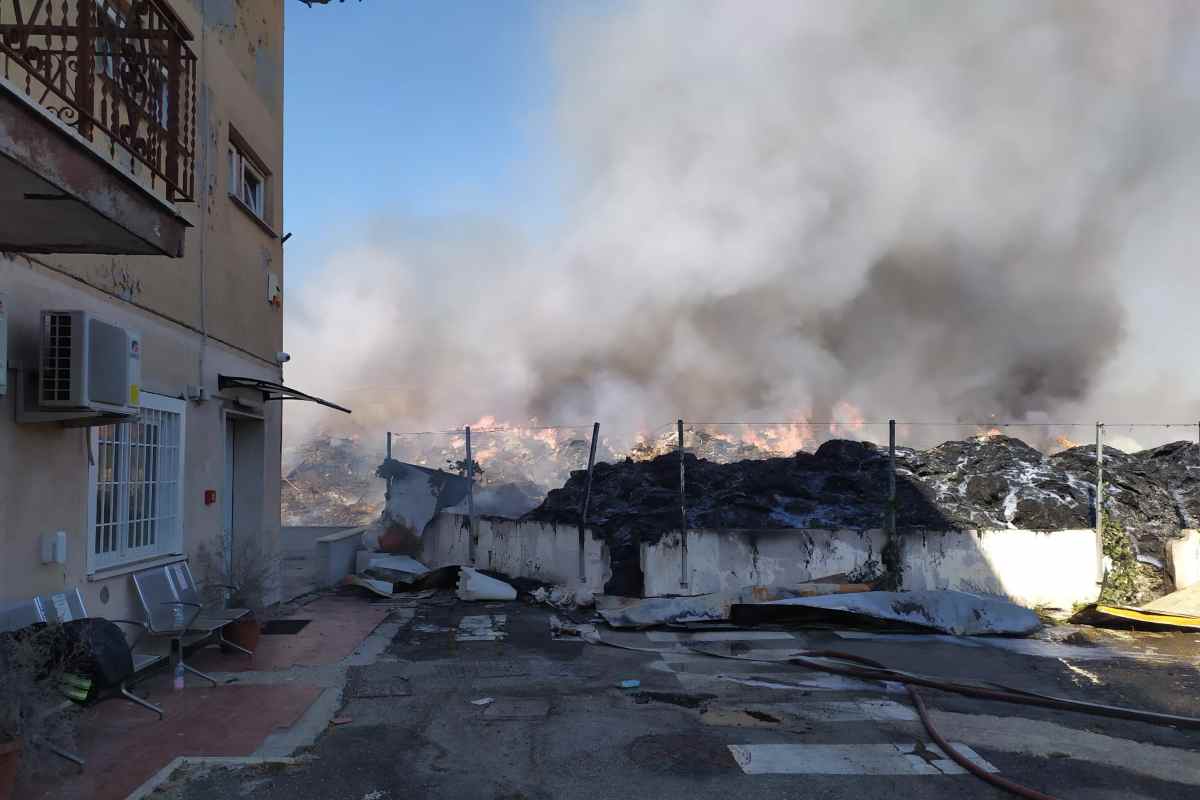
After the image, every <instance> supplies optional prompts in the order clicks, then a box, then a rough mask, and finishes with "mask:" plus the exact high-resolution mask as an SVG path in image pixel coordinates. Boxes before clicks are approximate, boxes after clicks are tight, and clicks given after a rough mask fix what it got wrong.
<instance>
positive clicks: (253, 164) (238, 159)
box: [228, 125, 271, 226]
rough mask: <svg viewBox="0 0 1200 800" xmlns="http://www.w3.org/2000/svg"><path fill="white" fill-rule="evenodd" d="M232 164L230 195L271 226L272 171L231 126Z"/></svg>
mask: <svg viewBox="0 0 1200 800" xmlns="http://www.w3.org/2000/svg"><path fill="white" fill-rule="evenodd" d="M228 161H229V176H228V179H229V196H230V197H232V198H234V200H236V201H237V202H238V204H240V205H241V206H242V208H244V209H245V210H246V211H249V212H250V213H251V214H252V215H253V216H254V217H255V218H257V219H258V220H259V221H260V222H262V223H263V224H264V225H268V226H269V225H270V204H269V203H268V202H267V193H268V191H269V189H270V185H271V171H270V170H269V169H267V167H266V165H265V164H264V163H263V160H262V159H261V158H259V157H258V155H257V154H256V153H255V152H254V150H252V149H251V148H250V146H249V145H248V144H246V140H245V139H244V138H243V137H242V136H241V135H240V134H238V132H237V130H236V129H235V128H234V127H233V126H232V125H231V126H230V127H229V147H228Z"/></svg>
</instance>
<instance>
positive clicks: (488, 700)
mask: <svg viewBox="0 0 1200 800" xmlns="http://www.w3.org/2000/svg"><path fill="white" fill-rule="evenodd" d="M494 702H496V698H494V697H481V698H479V699H478V700H472V701H471V705H473V706H490V705H491V704H492V703H494Z"/></svg>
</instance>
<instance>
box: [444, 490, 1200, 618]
mask: <svg viewBox="0 0 1200 800" xmlns="http://www.w3.org/2000/svg"><path fill="white" fill-rule="evenodd" d="M900 540H901V543H902V559H903V562H902V563H903V566H904V588H905V589H913V590H916V589H958V590H961V591H969V592H980V593H986V594H994V595H1000V596H1003V597H1007V598H1009V599H1011V600H1013V601H1014V602H1016V603H1019V604H1021V605H1024V606H1027V607H1034V606H1051V607H1055V608H1064V609H1069V608H1071V606H1072V605H1074V604H1076V603H1089V602H1094V601H1095V600H1096V598H1097V596H1098V594H1099V591H1100V585H1099V581H1100V574H1099V567H1100V547H1099V542H1098V541H1097V539H1096V535H1095V532H1094V531H1092V530H1090V529H1088V530H1069V531H1053V532H1042V531H1024V530H988V531H945V532H943V531H927V532H924V533H905V534H902V535H901V537H900ZM679 541H680V538H679V534H678V533H674V534H667V535H665V536H663V538H662V539H661V540H660V541H659V542H658V543H656V544H652V545H650V544H646V545H643V546H642V550H641V560H642V569H643V571H644V573H645V595H646V596H647V597H655V596H662V595H680V594H708V593H712V592H722V593H733V592H737V591H739V590H741V589H745V588H747V587H751V586H768V587H770V586H791V585H795V584H797V583H802V582H804V581H809V580H813V579H814V578H821V577H824V576H826V575H834V574H837V573H843V572H853V571H854V570H856V569H858V568H860V567H863V566H864V565H866V564H867V563H868V562H870V561H874V562H878V561H879V554H880V550H881V548H882V547H883V544H884V542H885V541H886V537H885V534H884V533H883V531H880V530H759V531H747V530H722V531H714V530H694V531H689V532H688V585H687V586H686V587H683V586H681V585H680V567H681V565H680V556H681V554H680V548H679ZM586 543H587V544H586V568H587V581H586V585H587V587H588V588H589V589H591V590H592V591H593V592H597V593H599V592H602V591H603V587H604V582H605V581H606V580H607V579H608V577H609V563H608V552H607V548H605V547H604V546H603V544H602V543H601V542H600V541H598V540H596V539H594V538H593V537H592V535H591V532H590V531H589V532H588V535H587V536H586ZM468 544H469V543H468V533H467V521H466V517H465V516H464V515H461V514H447V513H442V514H439V515H438V516H436V517H435V518H434V519H433V521H432V522H431V523H430V524H429V526H428V527H427V528H426V529H425V533H424V535H423V536H422V539H421V546H422V549H421V560H422V561H423V562H424V563H426V564H427V565H428V566H430V567H431V568H432V567H439V566H444V565H447V564H470V563H471V562H470V560H469V547H468ZM1198 544H1200V543H1198ZM577 548H578V531H577V529H576V528H575V527H574V526H572V525H553V524H550V523H541V522H514V521H511V520H499V519H488V518H481V519H480V520H479V548H478V557H477V563H476V566H479V567H481V568H484V569H494V570H496V571H498V572H502V573H504V574H507V575H512V576H514V577H529V578H536V579H538V580H543V581H547V582H550V583H556V584H564V585H567V586H572V587H574V586H578V585H579V583H580V582H579V577H578V574H577V573H578V566H577V564H578V561H577V559H578V550H577Z"/></svg>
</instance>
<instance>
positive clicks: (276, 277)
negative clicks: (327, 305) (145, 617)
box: [0, 0, 334, 619]
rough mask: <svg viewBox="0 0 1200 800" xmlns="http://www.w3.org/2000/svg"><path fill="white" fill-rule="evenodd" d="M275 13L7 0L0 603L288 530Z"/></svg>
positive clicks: (104, 592)
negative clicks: (283, 515) (282, 513)
mask: <svg viewBox="0 0 1200 800" xmlns="http://www.w3.org/2000/svg"><path fill="white" fill-rule="evenodd" d="M283 14H284V10H283V0H254V1H253V2H242V1H241V0H239V1H238V2H233V0H67V2H61V1H56V2H53V3H50V2H40V1H39V0H0V303H2V314H0V364H5V369H4V370H3V372H2V374H3V379H0V478H2V480H0V610H3V609H4V608H5V607H7V606H10V605H12V604H15V603H16V602H18V601H21V600H23V599H25V598H29V597H31V596H33V595H38V594H45V593H52V592H60V591H63V590H64V589H72V588H74V587H79V588H80V589H81V590H82V592H83V595H84V599H85V602H86V603H87V606H88V610H89V612H90V613H91V614H92V615H95V616H106V617H111V618H122V617H124V618H135V619H136V618H139V617H140V611H139V609H138V607H137V605H136V596H135V595H134V593H133V586H132V582H131V579H130V577H129V574H130V573H131V572H133V571H136V570H138V569H141V568H145V567H147V566H153V565H158V564H163V563H170V562H172V561H178V560H181V559H184V558H187V557H192V558H193V564H194V562H195V557H196V554H197V552H198V551H199V550H200V549H201V548H205V549H207V550H208V551H209V552H210V553H214V554H218V555H219V559H218V563H220V562H226V563H227V562H228V560H229V559H230V558H231V556H232V554H233V553H235V552H239V550H240V547H239V545H241V544H244V543H247V542H250V543H255V544H257V545H258V546H259V549H261V550H262V551H263V552H264V553H266V554H275V553H277V551H278V541H279V481H280V478H279V473H280V468H279V460H280V430H281V425H280V422H281V414H282V409H281V406H282V405H283V404H282V402H280V400H281V399H283V398H291V399H311V398H306V396H304V395H301V394H300V393H298V392H291V390H289V389H288V388H287V387H286V386H284V385H283V380H284V367H283V362H284V361H286V360H287V357H286V355H285V354H283V353H282V352H281V351H282V350H283V349H284V347H283V323H282V303H283V302H284V283H283V236H282V233H283V232H282V230H281V225H282V221H283V186H282V174H283V169H282V166H283V163H282V162H283ZM66 312H83V313H82V314H79V313H66ZM331 413H334V412H332V411H331ZM275 560H276V561H277V557H276V558H275ZM196 577H197V578H201V579H202V576H200V575H197V576H196ZM278 585H279V584H278V582H276V583H275V586H276V587H278ZM265 599H266V600H267V601H270V600H273V599H275V598H272V597H267V598H265Z"/></svg>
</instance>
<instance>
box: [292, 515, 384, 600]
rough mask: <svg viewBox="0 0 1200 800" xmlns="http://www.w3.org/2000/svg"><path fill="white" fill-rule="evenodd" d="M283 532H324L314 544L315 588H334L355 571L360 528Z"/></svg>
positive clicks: (361, 529)
mask: <svg viewBox="0 0 1200 800" xmlns="http://www.w3.org/2000/svg"><path fill="white" fill-rule="evenodd" d="M284 530H313V531H316V530H324V531H325V533H324V534H322V535H321V536H320V537H319V538H318V539H317V540H316V541H315V542H314V545H313V546H314V547H315V553H314V562H313V571H312V574H313V582H314V583H315V584H316V586H317V588H325V587H328V586H335V585H337V584H338V583H339V582H341V580H342V578H344V577H346V576H347V575H349V574H350V573H352V572H354V571H355V569H356V566H357V565H356V563H355V561H356V557H355V556H356V554H357V553H358V551H359V550H361V549H362V546H363V545H362V535H363V532H364V531H366V528H365V527H360V528H328V527H322V528H316V527H312V528H285V529H284Z"/></svg>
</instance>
